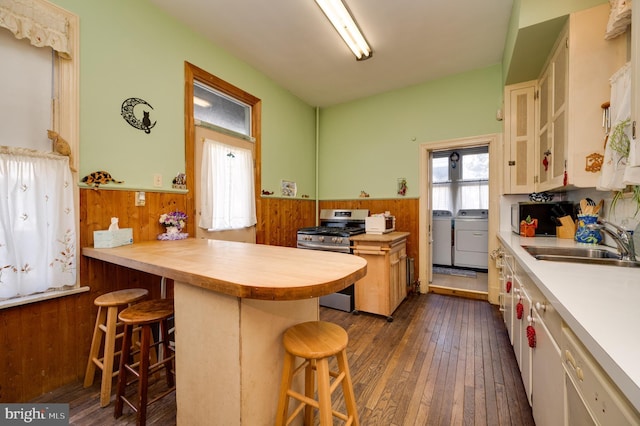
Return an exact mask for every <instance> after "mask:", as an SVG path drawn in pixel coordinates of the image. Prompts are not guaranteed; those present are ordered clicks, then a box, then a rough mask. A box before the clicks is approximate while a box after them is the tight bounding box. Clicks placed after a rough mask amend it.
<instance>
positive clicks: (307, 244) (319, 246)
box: [298, 241, 351, 253]
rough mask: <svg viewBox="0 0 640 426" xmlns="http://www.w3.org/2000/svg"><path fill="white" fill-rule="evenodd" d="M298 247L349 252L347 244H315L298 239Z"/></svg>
mask: <svg viewBox="0 0 640 426" xmlns="http://www.w3.org/2000/svg"><path fill="white" fill-rule="evenodd" d="M298 248H300V249H306V250H322V251H335V252H339V253H351V247H349V246H343V247H339V246H327V245H324V244H315V243H310V242H306V241H298Z"/></svg>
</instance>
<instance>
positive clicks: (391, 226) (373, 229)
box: [364, 216, 396, 234]
mask: <svg viewBox="0 0 640 426" xmlns="http://www.w3.org/2000/svg"><path fill="white" fill-rule="evenodd" d="M364 225H365V228H364V229H365V232H366V233H367V234H387V233H389V232H393V231H395V230H396V218H395V216H369V217H367V218H365V219H364Z"/></svg>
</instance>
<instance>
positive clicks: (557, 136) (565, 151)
mask: <svg viewBox="0 0 640 426" xmlns="http://www.w3.org/2000/svg"><path fill="white" fill-rule="evenodd" d="M609 10H610V7H609V4H608V3H606V4H602V5H600V6H596V7H594V8H591V9H587V10H583V11H580V12H575V13H572V14H571V15H570V16H569V20H568V22H567V24H566V26H565V28H564V30H563V31H562V32H561V34H560V36H559V38H558V40H557V42H556V45H555V47H554V49H553V51H552V54H551V55H550V57H549V59H548V61H547V64H546V65H545V67H544V69H543V71H542V74H541V76H540V78H539V80H538V96H537V106H538V109H537V112H538V118H537V126H536V127H537V130H538V135H537V147H536V156H535V170H536V172H535V175H536V186H535V188H536V191H548V190H555V189H562V188H564V187H581V188H586V187H595V186H596V183H597V180H598V176H599V172H598V171H595V172H594V171H592V170H589V169H590V167H589V166H590V164H591V161H590V159H591V158H593V155H594V154H596V155H603V154H604V136H605V135H604V130H603V128H602V104H603V103H604V102H606V101H608V100H609V97H610V94H611V88H610V85H609V78H610V77H611V76H612V75H613V74H614V73H615V72H616V71H617V70H618V69H619V68H620V67H622V66H623V65H624V64H625V62H626V60H627V43H626V38H625V37H617V38H615V39H613V40H605V39H604V31H605V28H606V25H607V20H608V17H609Z"/></svg>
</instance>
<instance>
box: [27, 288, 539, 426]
mask: <svg viewBox="0 0 640 426" xmlns="http://www.w3.org/2000/svg"><path fill="white" fill-rule="evenodd" d="M320 317H321V319H323V320H326V321H332V322H335V323H337V324H340V325H341V326H343V327H344V328H345V329H346V330H347V331H348V333H349V339H350V341H349V347H348V357H349V364H350V368H351V374H352V377H353V382H354V391H355V394H356V399H357V403H358V408H359V413H360V423H361V425H363V426H369V425H375V426H377V425H384V426H391V425H445V424H446V425H457V424H460V425H463V424H464V425H491V426H494V425H533V424H534V423H533V419H532V414H531V409H530V407H529V405H528V403H527V400H526V396H525V393H524V388H523V385H522V381H521V380H520V374H519V371H518V367H517V365H516V361H515V358H514V355H513V351H512V348H511V346H510V344H509V340H508V336H507V333H506V329H505V327H504V323H503V322H502V318H501V316H500V313H499V311H498V309H497V307H495V306H492V305H490V304H488V303H487V302H484V301H478V300H471V299H464V298H457V297H451V296H445V295H439V294H433V293H430V294H427V295H424V294H423V295H410V296H409V297H408V298H407V300H405V301H404V302H403V303H402V304H401V305H400V307H399V308H398V310H397V311H396V312H395V313H394V316H393V318H394V320H393V322H387V320H386V318H384V317H379V316H375V315H370V314H365V313H361V314H360V315H353V314H350V313H346V312H342V311H336V310H333V309H329V308H321V313H320ZM274 391H275V389H274ZM174 395H175V394H174ZM174 395H171V396H169V397H167V398H168V399H165V400H163V402H161V403H159V404H158V405H155V406H152V407H150V410H149V420H148V424H155V425H174V424H175V422H176V420H175V396H174ZM334 395H336V397H335V398H334V399H335V404H337V407H338V408H339V409H340V410H343V409H344V408H343V401H342V398H341V392H340V391H336V393H335V394H334ZM98 399H99V388H98V384H97V380H96V384H94V386H93V387H92V388H88V389H83V388H82V384H81V383H80V382H78V383H74V384H71V385H68V386H66V387H64V388H61V389H58V390H56V391H55V392H52V393H50V394H47V395H44V396H42V397H41V398H38V399H37V400H36V401H34V402H64V403H69V404H70V424H73V425H96V424H100V425H128V424H135V417H134V415H133V414H131V413H130V412H129V411H128V409H127V408H125V415H124V416H123V417H121V418H120V419H119V420H118V421H115V420H114V419H113V403H111V405H110V406H108V407H106V408H103V409H101V408H99V404H98ZM205 423H208V424H215V422H212V421H210V422H205Z"/></svg>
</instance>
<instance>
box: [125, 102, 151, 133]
mask: <svg viewBox="0 0 640 426" xmlns="http://www.w3.org/2000/svg"><path fill="white" fill-rule="evenodd" d="M140 104H141V105H146V106H148V107H149V108H151V109H153V107H152V106H151V105H149V103H148V102H147V101H145V100H144V99H140V98H129V99H125V101H124V102H123V103H122V107H121V108H120V113H121V114H122V118H124V119H125V120H126V122H127V123H129V124H130V125H131V126H132V127H135V128H136V129H138V130H143V131H144V132H145V133H146V134H149V133H151V129H152V128H153V126H155V125H156V122H157V121H154V122H153V124H152V123H151V119H150V118H149V111H144V110H143V111H142V120H140V119H138V118H137V117H136V115H135V113H134V108H135V106H136V105H140Z"/></svg>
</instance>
